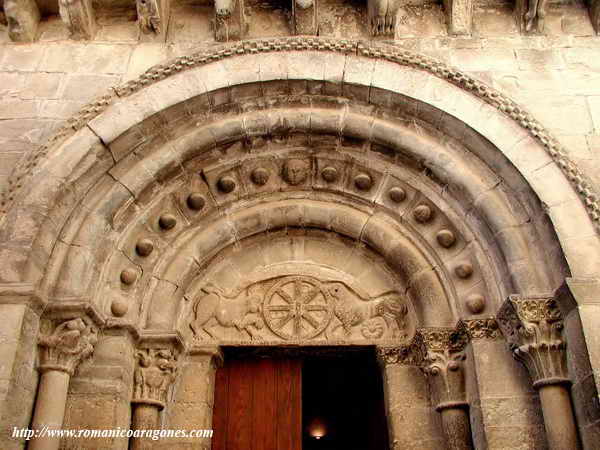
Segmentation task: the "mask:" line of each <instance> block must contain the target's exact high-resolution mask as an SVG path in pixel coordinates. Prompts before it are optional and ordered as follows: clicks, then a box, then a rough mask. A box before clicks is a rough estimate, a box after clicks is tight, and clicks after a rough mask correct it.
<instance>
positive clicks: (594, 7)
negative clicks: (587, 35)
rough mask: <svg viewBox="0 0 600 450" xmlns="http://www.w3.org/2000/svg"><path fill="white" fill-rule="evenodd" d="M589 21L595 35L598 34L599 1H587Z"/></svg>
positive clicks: (599, 27)
mask: <svg viewBox="0 0 600 450" xmlns="http://www.w3.org/2000/svg"><path fill="white" fill-rule="evenodd" d="M588 7H589V8H590V19H592V26H593V27H594V30H595V31H596V34H600V0H589V3H588Z"/></svg>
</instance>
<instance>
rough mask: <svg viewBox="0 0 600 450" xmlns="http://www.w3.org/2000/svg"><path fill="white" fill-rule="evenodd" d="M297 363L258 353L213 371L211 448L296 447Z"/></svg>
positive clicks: (296, 449) (299, 418)
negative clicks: (213, 392)
mask: <svg viewBox="0 0 600 450" xmlns="http://www.w3.org/2000/svg"><path fill="white" fill-rule="evenodd" d="M301 369H302V364H301V362H300V361H295V360H282V359H259V360H234V361H230V362H227V363H226V364H225V365H224V366H223V367H221V368H220V369H219V370H218V371H217V378H216V386H215V405H214V411H213V429H214V436H213V441H212V450H301V447H302V434H301V433H302V399H301V395H302V388H301V379H302V378H301V377H302V373H301Z"/></svg>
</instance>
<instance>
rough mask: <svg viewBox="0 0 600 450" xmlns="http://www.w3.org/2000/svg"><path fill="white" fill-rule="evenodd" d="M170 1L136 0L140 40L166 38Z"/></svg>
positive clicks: (162, 39)
mask: <svg viewBox="0 0 600 450" xmlns="http://www.w3.org/2000/svg"><path fill="white" fill-rule="evenodd" d="M170 3H171V2H170V0H136V3H135V4H136V8H137V17H138V25H139V27H140V31H141V35H140V36H141V39H142V41H153V40H160V41H164V40H165V39H166V33H167V26H168V24H169V15H170Z"/></svg>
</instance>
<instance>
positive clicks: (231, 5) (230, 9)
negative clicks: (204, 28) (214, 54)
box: [215, 0, 248, 42]
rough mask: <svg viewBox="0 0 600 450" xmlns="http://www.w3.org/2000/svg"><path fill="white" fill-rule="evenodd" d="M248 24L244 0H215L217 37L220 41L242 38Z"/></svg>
mask: <svg viewBox="0 0 600 450" xmlns="http://www.w3.org/2000/svg"><path fill="white" fill-rule="evenodd" d="M247 28H248V25H247V23H246V16H245V15H244V0H215V39H216V40H217V41H220V42H227V41H233V40H235V39H242V38H243V37H244V35H245V34H246V31H247Z"/></svg>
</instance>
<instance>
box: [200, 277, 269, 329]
mask: <svg viewBox="0 0 600 450" xmlns="http://www.w3.org/2000/svg"><path fill="white" fill-rule="evenodd" d="M203 291H204V292H205V294H206V295H204V296H202V297H201V298H200V299H198V300H197V301H196V303H195V304H194V307H193V311H194V319H193V320H192V322H191V323H190V328H191V329H192V331H193V332H194V334H195V335H196V337H197V338H200V339H201V338H202V332H204V333H206V335H208V336H209V338H211V339H217V336H215V334H214V332H213V328H214V327H215V326H220V327H222V328H233V327H235V328H236V329H237V330H238V331H240V332H246V333H247V334H248V335H249V336H250V339H260V337H259V335H258V331H259V330H261V329H262V328H263V326H264V321H263V319H262V317H261V316H260V313H259V310H260V301H261V298H260V297H259V296H256V295H245V293H242V295H239V296H237V297H236V298H231V297H227V296H226V295H225V294H224V293H223V291H221V290H220V289H219V288H217V287H215V286H207V287H205V288H203Z"/></svg>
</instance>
